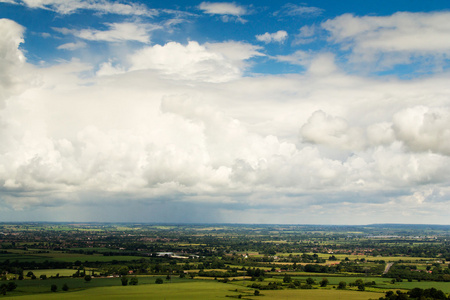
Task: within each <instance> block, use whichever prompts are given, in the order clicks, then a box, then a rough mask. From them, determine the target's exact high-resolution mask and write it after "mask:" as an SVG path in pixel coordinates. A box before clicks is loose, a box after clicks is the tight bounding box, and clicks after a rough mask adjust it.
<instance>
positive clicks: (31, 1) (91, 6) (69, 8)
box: [8, 0, 158, 16]
mask: <svg viewBox="0 0 450 300" xmlns="http://www.w3.org/2000/svg"><path fill="white" fill-rule="evenodd" d="M8 3H14V4H18V5H24V6H27V7H30V8H34V9H36V8H40V9H47V10H51V11H55V12H57V13H59V14H73V13H76V12H77V11H79V10H92V11H95V12H98V13H104V14H119V15H135V16H154V15H157V14H158V12H157V11H156V10H153V9H149V8H148V7H146V6H145V5H143V4H137V3H121V2H116V1H115V2H111V1H107V0H101V1H98V0H93V1H85V0H11V1H8Z"/></svg>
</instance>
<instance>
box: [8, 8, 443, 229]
mask: <svg viewBox="0 0 450 300" xmlns="http://www.w3.org/2000/svg"><path fill="white" fill-rule="evenodd" d="M448 6H449V5H448V3H447V1H415V0H409V1H376V2H375V1H341V2H336V1H310V2H294V1H286V2H274V1H257V2H250V1H240V2H237V1H236V2H213V1H204V2H202V1H198V2H195V1H176V2H172V1H159V2H151V1H108V0H103V1H99V0H91V1H81V0H64V1H62V0H45V1H44V0H0V124H1V126H0V144H1V146H0V203H1V204H2V205H1V208H0V217H1V219H2V220H5V221H27V220H33V221H39V220H52V221H140V222H197V223H198V222H226V223H298V224H368V223H383V222H389V223H438V224H448V213H447V212H448V209H449V207H450V186H449V184H448V182H450V175H449V174H448V171H447V170H448V169H449V167H450V157H449V156H450V144H449V142H448V141H449V140H450V100H449V98H448V95H449V92H450V91H449V88H448V80H449V75H450V74H449V55H450V42H449V41H450V26H449V25H448V24H450V11H449V9H448V8H449V7H448Z"/></svg>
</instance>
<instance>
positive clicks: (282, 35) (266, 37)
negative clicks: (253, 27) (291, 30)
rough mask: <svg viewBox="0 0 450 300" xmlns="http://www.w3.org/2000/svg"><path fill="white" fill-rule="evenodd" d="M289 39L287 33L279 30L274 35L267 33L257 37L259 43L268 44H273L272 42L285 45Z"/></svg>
mask: <svg viewBox="0 0 450 300" xmlns="http://www.w3.org/2000/svg"><path fill="white" fill-rule="evenodd" d="M287 37H288V33H287V32H286V31H284V30H279V31H277V32H274V33H268V32H266V33H264V34H261V35H257V36H256V39H257V40H258V41H261V42H264V43H266V44H268V43H272V42H277V43H284V41H285V40H286V39H287Z"/></svg>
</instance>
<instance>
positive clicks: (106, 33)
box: [54, 23, 159, 45]
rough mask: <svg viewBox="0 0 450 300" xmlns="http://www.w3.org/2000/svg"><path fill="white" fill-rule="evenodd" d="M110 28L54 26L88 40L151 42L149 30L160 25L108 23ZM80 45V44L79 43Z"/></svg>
mask: <svg viewBox="0 0 450 300" xmlns="http://www.w3.org/2000/svg"><path fill="white" fill-rule="evenodd" d="M106 26H108V27H109V28H110V29H109V30H97V29H82V30H75V29H67V28H54V30H56V31H58V32H60V33H62V34H70V35H74V36H76V37H78V38H81V39H84V40H88V41H106V42H122V41H137V42H141V43H149V42H150V37H149V32H150V31H152V30H155V29H158V28H159V27H158V26H153V25H149V24H138V23H107V24H106ZM78 45H79V44H78Z"/></svg>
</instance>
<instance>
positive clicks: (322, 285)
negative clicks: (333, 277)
mask: <svg viewBox="0 0 450 300" xmlns="http://www.w3.org/2000/svg"><path fill="white" fill-rule="evenodd" d="M328 282H329V281H328V279H327V278H322V281H321V282H320V286H321V287H326V286H327V284H328Z"/></svg>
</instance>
